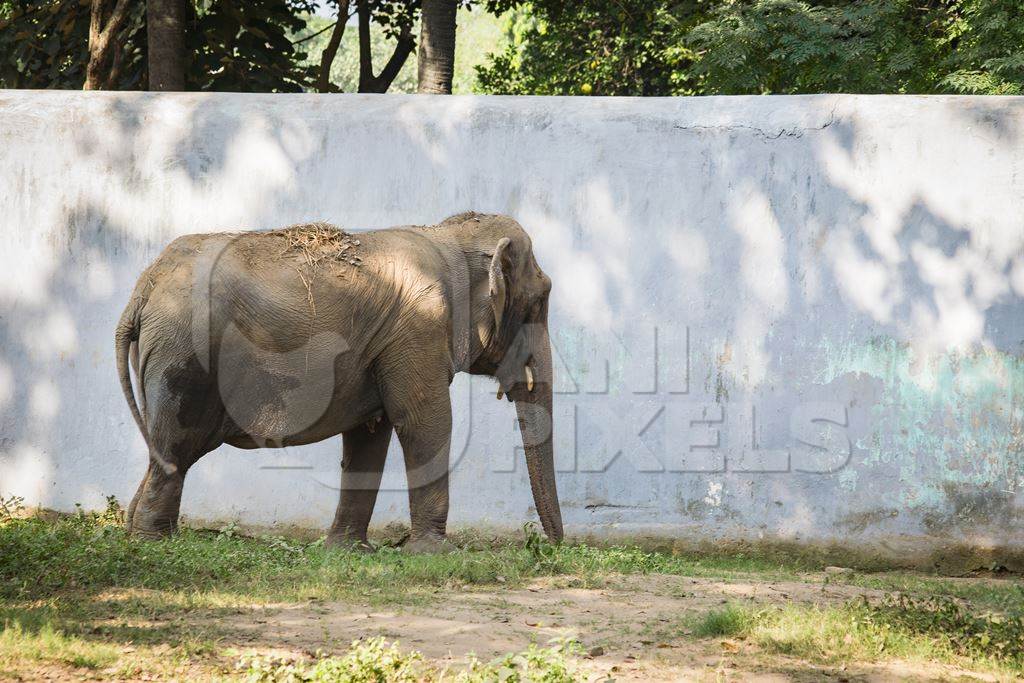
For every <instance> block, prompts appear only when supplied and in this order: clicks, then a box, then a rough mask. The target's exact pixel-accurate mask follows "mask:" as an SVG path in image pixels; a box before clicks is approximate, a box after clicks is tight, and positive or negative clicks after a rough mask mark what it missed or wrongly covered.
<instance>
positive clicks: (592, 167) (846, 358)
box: [0, 91, 1024, 554]
mask: <svg viewBox="0 0 1024 683" xmlns="http://www.w3.org/2000/svg"><path fill="white" fill-rule="evenodd" d="M1022 149H1024V100H1022V99H1021V98H968V97H927V98H921V97H857V96H812V97H769V98H757V97H750V98H747V97H739V98H692V99H691V98H678V99H643V100H640V99H629V98H622V99H601V98H500V97H443V98H429V97H424V96H412V97H406V96H397V95H388V96H361V95H358V96H357V95H341V96H316V95H272V96H253V95H226V94H217V95H214V94H209V95H199V94H176V95H150V94H139V93H134V94H133V93H117V94H114V93H109V94H108V93H95V94H84V93H42V92H39V93H36V92H12V91H5V92H0V150H3V152H2V154H0V179H2V180H3V182H2V183H0V240H2V244H3V252H2V255H0V261H2V265H3V272H4V273H5V275H4V277H3V278H2V280H0V340H2V347H0V493H2V494H18V495H22V496H24V497H26V499H27V500H28V502H29V503H31V504H36V503H38V504H41V505H44V506H48V507H53V508H59V509H65V510H67V509H71V508H72V506H73V505H74V503H76V502H81V503H82V504H84V505H85V506H87V507H95V506H99V505H101V504H102V502H103V498H102V496H103V495H104V494H114V495H117V496H118V497H119V498H120V499H121V500H126V499H128V498H129V497H130V495H131V493H132V492H133V490H134V487H135V485H136V484H137V482H138V480H139V478H140V477H141V475H142V471H143V468H144V464H145V463H144V460H145V457H144V452H143V448H142V441H141V438H140V437H139V435H138V434H137V433H136V430H135V427H134V425H133V424H132V422H131V420H130V417H129V414H128V411H127V409H126V407H125V405H124V402H123V399H122V397H121V394H120V391H119V389H118V385H117V381H116V377H115V372H114V359H113V354H112V331H113V327H114V323H115V321H116V319H117V317H118V315H119V313H120V310H121V308H122V306H123V305H124V303H125V301H126V300H127V297H128V294H129V291H130V288H131V285H132V283H133V282H134V280H135V278H136V276H137V275H138V274H139V272H140V271H141V270H142V269H143V267H144V266H145V265H146V264H147V263H148V262H149V261H151V260H152V259H153V258H154V257H155V256H156V254H157V253H158V252H159V250H160V249H161V248H162V247H163V246H164V245H165V244H166V243H167V242H168V241H169V240H171V239H172V238H174V237H175V236H177V235H180V234H183V233H188V232H197V231H211V230H224V229H227V230H237V229H255V228H269V227H276V226H280V225H284V224H289V223H295V222H299V221H306V220H314V219H324V220H329V221H333V222H335V223H337V224H339V225H341V226H344V227H346V228H349V229H352V230H360V229H368V228H376V227H385V226H390V225H395V224H403V223H430V222H435V221H438V220H440V219H441V218H443V217H445V216H447V215H449V214H452V213H456V212H459V211H463V210H466V209H475V210H479V211H494V212H502V213H508V214H511V215H513V216H515V217H516V218H518V219H519V220H520V222H522V224H523V225H524V226H525V227H526V228H527V230H529V231H530V233H531V234H532V235H533V238H534V241H535V247H536V252H537V258H538V261H539V262H540V263H541V265H542V266H543V267H544V268H545V270H546V271H547V272H548V273H549V274H550V275H551V277H552V279H553V280H554V283H555V288H554V293H553V299H552V326H553V333H554V341H555V345H556V356H557V358H556V363H557V368H556V369H557V372H558V380H557V382H558V387H557V390H558V395H557V397H556V415H555V420H556V436H555V438H556V447H557V457H558V469H559V475H558V485H559V489H560V492H561V498H562V504H563V509H564V517H565V521H566V524H567V529H568V530H569V531H570V532H571V533H577V534H595V535H599V536H612V535H618V534H653V535H659V536H667V537H671V538H675V539H683V540H687V541H699V540H744V541H757V540H764V541H773V540H792V541H798V542H818V543H833V542H834V543H841V544H843V545H844V546H847V547H851V548H852V547H860V548H864V549H868V550H872V549H874V550H886V551H889V552H892V553H896V554H901V553H906V552H909V551H911V550H913V551H920V552H926V553H927V552H934V551H937V550H939V549H942V548H947V547H950V546H952V545H959V544H964V545H969V546H977V547H994V548H1004V549H1010V550H1011V551H1012V550H1014V549H1015V550H1017V551H1020V550H1021V549H1022V547H1024V531H1022V527H1021V519H1022V514H1024V493H1022V490H1024V481H1022V479H1024V474H1022V451H1024V448H1022V447H1024V431H1022V420H1024V416H1022V411H1024V399H1022V396H1024V359H1022V352H1024V348H1022V344H1024V299H1022V297H1024V221H1022V220H1021V208H1022V207H1021V197H1024V172H1022V171H1024V154H1022V152H1021V150H1022ZM493 389H494V386H493V384H492V383H490V382H489V381H486V380H479V379H473V380H470V378H468V377H465V376H460V377H459V378H458V379H457V380H456V382H455V384H454V385H453V387H452V398H453V402H454V411H455V414H456V420H457V424H456V429H455V435H454V439H453V443H454V445H453V452H452V460H453V463H454V465H453V475H452V514H451V523H452V525H453V526H465V525H488V526H495V527H501V528H515V527H518V526H519V525H520V524H521V523H522V522H524V521H527V520H531V519H534V516H535V515H534V511H533V509H532V505H531V499H530V492H529V486H528V482H527V477H526V472H525V467H524V464H523V461H522V454H521V452H520V451H519V449H518V448H517V443H518V437H517V436H516V434H515V429H514V414H513V410H512V407H511V406H510V405H508V404H506V403H498V402H496V401H494V399H493ZM339 451H340V444H339V442H338V440H337V439H334V440H330V441H327V442H324V443H321V444H318V445H315V446H308V447H302V448H289V449H283V450H276V451H274V450H266V451H256V452H243V451H238V450H234V449H230V448H222V449H220V450H219V451H218V452H215V453H212V454H210V455H208V456H206V457H205V458H204V459H203V460H202V461H201V462H200V463H199V465H197V467H196V469H195V470H194V471H193V472H192V473H191V474H190V476H189V480H188V482H187V484H186V491H185V497H184V502H183V512H184V514H185V515H186V516H190V517H192V518H196V519H237V520H240V521H242V522H244V523H250V524H257V525H299V526H312V527H324V526H326V524H327V523H328V522H329V520H330V518H331V515H332V512H333V508H334V505H335V503H336V497H337V494H336V491H335V490H334V487H335V485H336V481H337V478H338V460H339ZM400 463H401V459H400V458H399V457H397V444H396V446H395V450H394V451H393V455H392V457H391V458H390V460H389V464H388V470H387V473H386V475H385V488H386V489H387V490H386V491H385V492H384V493H383V494H382V496H381V499H380V501H379V504H378V509H377V514H376V517H375V521H376V522H378V523H383V522H386V521H389V520H402V519H405V515H406V514H407V510H406V503H405V492H404V490H403V471H402V468H401V464H400Z"/></svg>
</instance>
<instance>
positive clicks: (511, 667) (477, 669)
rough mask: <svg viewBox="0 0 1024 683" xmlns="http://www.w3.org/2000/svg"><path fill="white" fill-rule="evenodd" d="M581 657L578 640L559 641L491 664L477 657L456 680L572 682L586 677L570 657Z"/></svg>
mask: <svg viewBox="0 0 1024 683" xmlns="http://www.w3.org/2000/svg"><path fill="white" fill-rule="evenodd" d="M582 654H583V646H582V645H580V643H579V642H578V641H576V640H573V639H572V638H567V639H556V640H554V641H552V643H551V644H549V646H548V647H539V646H538V645H536V644H532V645H530V646H529V647H528V648H527V649H525V650H523V651H522V652H518V653H515V654H509V655H506V656H504V657H500V658H498V659H496V660H495V661H493V662H490V663H488V664H483V663H481V662H480V661H479V660H477V659H475V658H474V659H472V660H471V661H470V663H469V666H468V667H467V669H466V670H465V671H463V672H461V673H460V674H459V675H458V676H456V678H455V680H456V681H457V683H490V682H491V681H502V682H504V683H573V682H574V681H582V680H584V677H583V675H582V673H581V672H580V671H579V670H578V669H577V667H576V666H575V665H574V664H573V663H572V661H571V659H570V658H572V657H578V656H580V655H582Z"/></svg>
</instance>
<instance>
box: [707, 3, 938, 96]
mask: <svg viewBox="0 0 1024 683" xmlns="http://www.w3.org/2000/svg"><path fill="white" fill-rule="evenodd" d="M920 5H921V3H918V2H915V0H860V1H858V2H840V3H834V4H824V3H811V2H804V1H802V0H754V1H753V2H728V3H723V4H722V5H720V6H719V7H718V8H717V9H716V10H715V11H714V12H713V13H712V16H711V18H710V20H709V21H707V22H705V23H703V24H701V25H699V26H697V27H696V28H695V29H694V30H693V31H692V33H691V34H690V36H689V40H690V42H691V43H692V44H693V45H694V47H695V48H696V49H697V50H699V51H700V52H701V53H703V58H702V59H701V60H700V62H699V63H698V64H697V68H696V70H697V73H699V74H700V75H701V76H703V77H704V86H705V89H706V91H707V92H708V93H713V94H714V93H718V94H728V95H732V94H762V93H780V94H795V93H808V92H864V93H876V92H921V91H923V90H926V89H927V88H928V86H929V84H930V83H932V82H933V81H934V74H933V73H932V72H933V70H934V62H935V59H936V45H935V38H936V37H937V36H936V35H935V30H934V27H935V23H934V22H935V18H936V17H934V14H935V12H934V10H929V9H925V10H922V9H921V8H920Z"/></svg>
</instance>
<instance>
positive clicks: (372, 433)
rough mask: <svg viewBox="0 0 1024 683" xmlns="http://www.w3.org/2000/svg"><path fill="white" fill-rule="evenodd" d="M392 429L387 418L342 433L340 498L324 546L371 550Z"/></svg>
mask: <svg viewBox="0 0 1024 683" xmlns="http://www.w3.org/2000/svg"><path fill="white" fill-rule="evenodd" d="M393 431H394V428H393V427H392V426H391V422H390V421H389V420H388V419H387V417H383V418H381V419H380V421H379V422H374V423H371V424H370V425H360V426H359V427H356V428H355V429H351V430H349V431H347V432H345V434H344V436H343V439H344V446H343V453H342V458H341V497H340V499H339V501H338V511H337V513H336V514H335V515H334V523H333V524H332V525H331V529H330V531H329V532H328V534H327V541H326V543H327V545H330V546H338V547H349V548H354V549H357V550H365V551H367V552H369V551H372V550H373V546H371V545H370V542H369V540H367V538H366V529H367V527H368V526H369V525H370V517H371V516H372V515H373V506H374V505H375V504H376V502H377V492H378V491H379V490H380V480H381V476H382V474H383V472H384V462H385V460H386V459H387V455H388V445H389V444H390V443H391V434H392V432H393Z"/></svg>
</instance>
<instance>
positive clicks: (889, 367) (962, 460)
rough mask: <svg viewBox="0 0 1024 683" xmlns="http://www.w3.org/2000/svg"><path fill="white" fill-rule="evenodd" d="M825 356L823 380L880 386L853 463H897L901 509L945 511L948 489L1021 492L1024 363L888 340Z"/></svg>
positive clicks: (831, 350)
mask: <svg viewBox="0 0 1024 683" xmlns="http://www.w3.org/2000/svg"><path fill="white" fill-rule="evenodd" d="M821 350H822V352H823V354H822V358H823V363H824V365H823V367H822V369H821V370H820V372H819V373H818V375H817V377H816V381H817V382H818V383H821V384H830V383H832V382H835V381H837V380H840V381H841V380H842V378H843V377H847V376H850V375H854V376H856V375H863V376H867V377H870V378H873V379H874V380H876V381H877V383H878V386H879V393H878V396H877V400H876V402H875V403H874V405H873V406H871V407H870V409H869V410H870V420H869V426H868V431H867V433H866V434H863V435H861V436H860V437H859V438H857V440H856V445H857V447H858V449H859V450H860V451H861V455H860V456H857V455H855V457H860V458H863V459H862V461H861V463H860V464H861V466H862V467H864V468H871V467H873V466H875V467H877V466H883V465H884V466H889V467H895V468H896V469H897V470H898V472H899V477H900V483H901V486H899V487H897V488H898V490H900V491H902V492H903V493H902V494H901V495H902V496H903V500H901V501H900V502H901V503H903V504H905V505H908V506H910V507H920V506H925V507H937V506H941V505H943V504H944V503H945V502H946V498H947V490H948V487H949V485H950V484H967V485H970V486H980V487H993V490H998V491H1002V492H1016V491H1018V490H1020V489H1021V488H1024V359H1022V358H1019V357H1015V356H1012V355H1009V354H1006V353H1002V352H1000V351H996V350H993V349H979V350H977V351H974V352H971V353H963V352H956V351H950V352H931V353H928V352H922V351H918V350H916V349H914V348H913V347H911V346H909V345H907V344H904V343H901V342H897V341H896V340H894V339H891V338H876V339H875V340H873V341H871V342H868V343H860V344H849V345H844V346H841V347H833V346H823V347H822V349H821ZM847 483H851V484H853V485H854V486H855V485H856V481H855V480H854V481H851V482H847Z"/></svg>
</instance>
